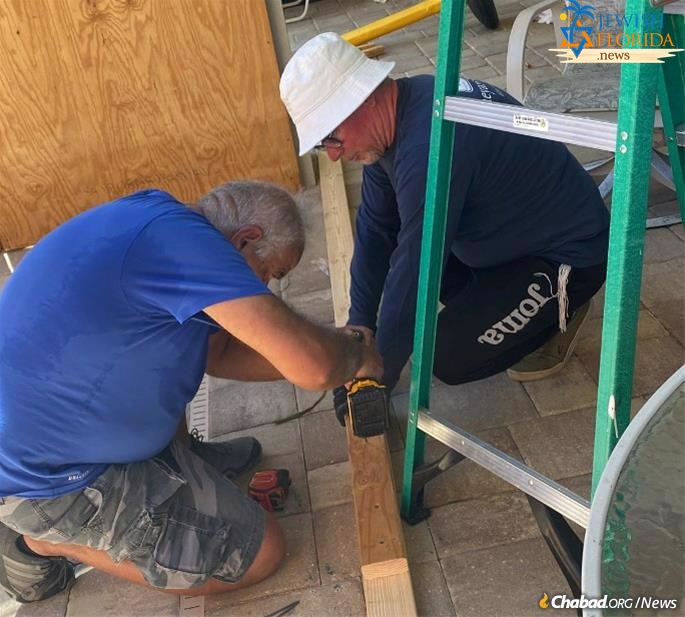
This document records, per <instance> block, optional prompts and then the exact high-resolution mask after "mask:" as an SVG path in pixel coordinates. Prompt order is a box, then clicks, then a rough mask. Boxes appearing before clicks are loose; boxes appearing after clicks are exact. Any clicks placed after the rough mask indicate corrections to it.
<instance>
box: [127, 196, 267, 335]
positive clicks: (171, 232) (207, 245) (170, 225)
mask: <svg viewBox="0 0 685 617" xmlns="http://www.w3.org/2000/svg"><path fill="white" fill-rule="evenodd" d="M121 284H122V289H123V291H124V293H125V295H126V297H127V298H128V300H129V302H130V303H131V304H132V305H133V306H135V307H138V308H139V309H140V310H143V311H147V312H150V311H151V312H153V313H154V312H157V313H161V314H166V315H172V316H173V317H174V319H176V321H178V322H179V323H184V322H185V321H186V320H187V319H189V318H190V317H192V316H193V315H195V314H196V313H199V312H200V311H202V310H203V309H205V308H206V307H208V306H211V305H213V304H217V303H219V302H223V301H226V300H235V299H237V298H244V297H248V296H256V295H262V294H269V293H270V291H269V289H268V288H267V287H266V286H265V285H264V283H262V281H261V280H259V278H258V277H257V275H256V274H255V273H254V272H253V271H252V269H251V268H250V266H249V265H248V264H247V262H246V261H245V259H244V258H243V257H242V255H241V254H240V252H239V251H238V250H237V249H236V248H235V247H234V246H233V245H232V244H231V243H230V241H229V240H227V239H226V238H225V237H224V236H223V235H222V234H221V233H220V232H219V231H218V230H217V229H216V228H215V227H213V226H212V225H211V223H209V221H207V219H205V218H204V217H203V216H202V215H200V214H198V213H196V212H193V211H191V210H189V209H187V208H180V207H179V208H178V210H174V211H171V212H169V213H165V214H163V215H160V216H158V217H157V218H155V219H153V220H152V221H151V222H149V223H148V224H147V225H146V226H145V227H144V228H143V230H142V231H141V232H140V233H139V234H138V235H137V236H136V238H135V239H134V241H133V242H132V243H131V246H130V247H129V249H128V252H127V254H126V257H125V259H124V263H123V266H122V273H121Z"/></svg>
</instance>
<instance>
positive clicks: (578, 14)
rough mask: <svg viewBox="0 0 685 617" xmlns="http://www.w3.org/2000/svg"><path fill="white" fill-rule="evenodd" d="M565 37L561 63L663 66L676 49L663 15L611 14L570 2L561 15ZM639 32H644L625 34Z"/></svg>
mask: <svg viewBox="0 0 685 617" xmlns="http://www.w3.org/2000/svg"><path fill="white" fill-rule="evenodd" d="M560 18H561V20H562V24H564V25H562V27H561V33H562V35H563V37H564V39H563V41H562V42H561V49H551V50H550V51H554V52H557V56H558V57H559V58H560V60H561V62H563V63H568V62H590V63H599V62H602V63H604V62H612V63H614V62H650V63H653V62H663V58H667V57H668V56H672V55H673V54H674V53H675V52H678V51H683V50H682V49H676V48H675V45H674V44H673V40H672V38H671V35H670V34H668V33H664V32H663V25H664V16H663V13H649V14H644V15H643V14H638V13H607V12H600V11H597V10H596V9H595V7H593V6H592V5H591V4H583V5H581V4H580V2H578V1H577V0H567V2H566V7H565V8H564V11H563V12H562V13H561V15H560ZM637 28H639V29H640V30H642V32H632V31H629V32H624V29H628V30H633V29H637Z"/></svg>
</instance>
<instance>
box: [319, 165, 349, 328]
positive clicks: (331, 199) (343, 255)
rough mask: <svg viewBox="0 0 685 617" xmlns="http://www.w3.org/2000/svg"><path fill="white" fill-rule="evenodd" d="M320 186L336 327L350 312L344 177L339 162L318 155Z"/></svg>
mask: <svg viewBox="0 0 685 617" xmlns="http://www.w3.org/2000/svg"><path fill="white" fill-rule="evenodd" d="M319 183H320V185H321V203H322V206H323V219H324V226H325V229H326V246H327V250H328V269H329V272H330V277H331V293H332V294H333V314H334V316H335V325H336V326H339V327H340V326H344V325H345V324H346V323H347V313H348V311H349V309H350V262H351V261H352V251H353V249H354V240H353V237H352V224H351V222H350V213H349V211H348V209H347V195H346V193H345V178H344V176H343V169H342V165H341V164H340V161H338V162H337V163H333V162H332V161H331V160H330V159H329V158H328V156H326V154H324V153H321V154H319Z"/></svg>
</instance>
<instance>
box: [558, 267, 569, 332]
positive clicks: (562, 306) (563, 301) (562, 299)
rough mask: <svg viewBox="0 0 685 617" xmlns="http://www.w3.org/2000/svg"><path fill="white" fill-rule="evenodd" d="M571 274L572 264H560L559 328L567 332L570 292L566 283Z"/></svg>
mask: <svg viewBox="0 0 685 617" xmlns="http://www.w3.org/2000/svg"><path fill="white" fill-rule="evenodd" d="M570 274H571V266H569V265H568V264H561V265H560V266H559V279H558V282H557V303H558V304H559V330H561V331H562V332H566V319H567V318H568V293H567V292H566V285H567V284H568V278H569V276H570Z"/></svg>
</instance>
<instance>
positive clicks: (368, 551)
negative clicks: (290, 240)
mask: <svg viewBox="0 0 685 617" xmlns="http://www.w3.org/2000/svg"><path fill="white" fill-rule="evenodd" d="M319 176H320V182H321V201H322V205H323V212H324V226H325V230H326V245H327V250H328V259H329V270H330V275H331V290H332V293H333V309H334V313H335V324H336V325H337V326H344V325H345V324H346V323H347V315H348V311H349V306H350V296H349V289H350V284H349V283H350V274H349V267H350V261H351V259H352V251H353V248H354V247H353V237H352V225H351V222H350V214H349V210H348V207H347V197H346V194H345V180H344V177H343V171H342V165H341V164H340V162H339V161H338V162H336V163H333V162H331V161H330V160H329V159H328V157H327V156H326V155H325V154H323V153H321V154H320V155H319ZM347 446H348V451H349V456H350V464H351V466H352V493H353V496H354V509H355V517H356V521H357V533H358V537H359V554H360V561H361V564H362V583H363V585H364V594H365V599H366V608H367V614H368V615H369V616H373V617H375V616H379V617H380V616H388V617H390V616H393V617H395V616H399V615H401V616H405V615H406V616H408V617H409V616H413V615H416V604H415V602H414V593H413V590H412V586H411V578H410V575H409V568H408V566H407V565H406V564H407V559H406V557H407V550H406V547H405V544H404V537H403V535H402V524H401V522H400V514H399V509H398V507H397V499H396V495H395V488H394V481H393V477H392V467H391V464H390V450H389V449H388V443H387V438H386V436H385V435H379V436H377V437H370V438H368V439H360V438H358V437H355V436H354V435H353V434H352V427H351V422H347ZM367 579H368V580H367Z"/></svg>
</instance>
